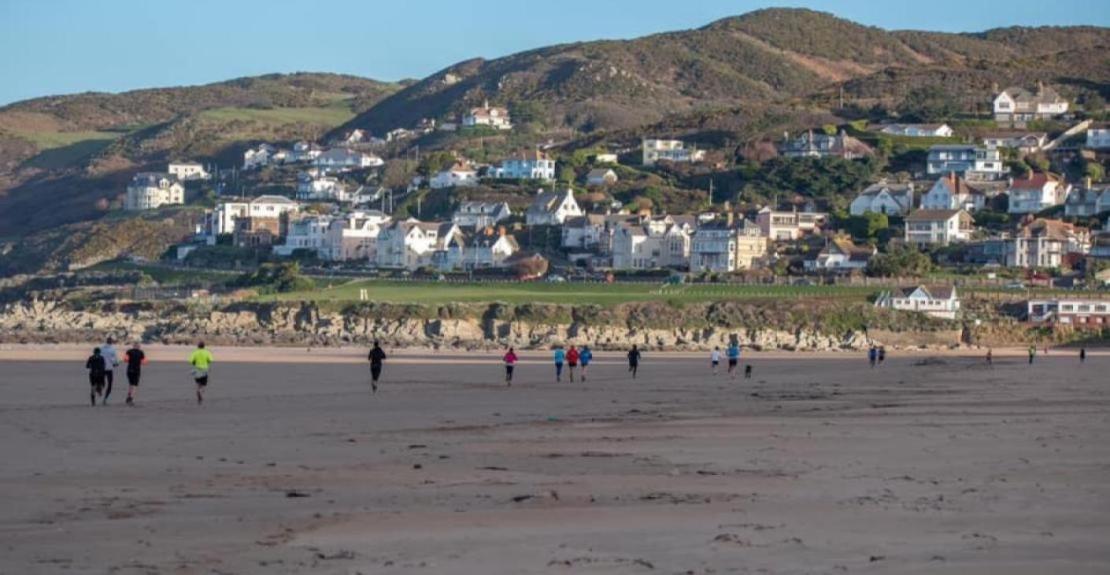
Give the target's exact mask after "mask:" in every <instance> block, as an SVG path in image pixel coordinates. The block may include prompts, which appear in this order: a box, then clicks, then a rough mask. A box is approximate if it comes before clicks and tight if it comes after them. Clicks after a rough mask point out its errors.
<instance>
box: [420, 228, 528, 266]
mask: <svg viewBox="0 0 1110 575" xmlns="http://www.w3.org/2000/svg"><path fill="white" fill-rule="evenodd" d="M519 251H520V246H519V245H518V244H517V241H516V238H514V237H513V236H511V235H509V234H506V233H504V230H495V229H493V228H485V229H481V230H478V231H476V232H474V233H469V234H466V233H464V234H459V235H456V236H455V237H454V238H452V240H451V241H450V242H449V243H448V245H447V251H446V254H445V257H444V258H442V259H441V260H440V261H439V262H438V264H439V267H440V268H441V269H446V270H467V271H470V270H480V269H490V268H501V267H505V266H506V264H507V262H508V261H509V259H510V258H512V257H513V255H515V254H516V253H517V252H519Z"/></svg>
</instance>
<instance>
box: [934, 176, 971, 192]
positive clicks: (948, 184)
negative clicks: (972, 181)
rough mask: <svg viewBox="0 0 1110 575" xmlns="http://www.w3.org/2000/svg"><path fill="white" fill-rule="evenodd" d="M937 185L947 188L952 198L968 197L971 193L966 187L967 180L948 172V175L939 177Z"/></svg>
mask: <svg viewBox="0 0 1110 575" xmlns="http://www.w3.org/2000/svg"><path fill="white" fill-rule="evenodd" d="M937 183H938V184H940V185H942V186H944V187H945V188H947V189H948V192H949V193H950V194H952V195H953V196H963V195H968V194H970V193H971V192H972V190H971V188H970V187H968V185H967V180H965V179H963V178H961V177H960V176H959V175H958V174H956V172H948V174H946V175H944V176H941V177H940V178H939V179H938V180H937Z"/></svg>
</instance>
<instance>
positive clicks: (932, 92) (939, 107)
mask: <svg viewBox="0 0 1110 575" xmlns="http://www.w3.org/2000/svg"><path fill="white" fill-rule="evenodd" d="M958 111H959V104H958V103H957V102H956V99H955V98H953V97H952V95H951V94H949V93H948V92H947V91H945V90H944V89H943V88H941V87H940V86H922V87H920V88H914V89H913V90H910V91H909V92H908V93H907V94H906V97H905V98H903V99H902V102H901V103H900V104H899V105H898V114H899V115H901V116H904V117H906V118H908V119H911V120H915V121H918V122H936V121H940V120H947V119H948V118H951V117H952V116H954V115H955V114H956V113H957V112H958Z"/></svg>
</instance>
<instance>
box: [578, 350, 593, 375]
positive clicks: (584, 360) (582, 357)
mask: <svg viewBox="0 0 1110 575" xmlns="http://www.w3.org/2000/svg"><path fill="white" fill-rule="evenodd" d="M593 360H594V352H592V351H590V346H588V345H584V346H582V351H580V352H579V353H578V361H579V362H580V363H581V364H582V381H583V382H585V381H586V368H588V367H590V362H591V361H593Z"/></svg>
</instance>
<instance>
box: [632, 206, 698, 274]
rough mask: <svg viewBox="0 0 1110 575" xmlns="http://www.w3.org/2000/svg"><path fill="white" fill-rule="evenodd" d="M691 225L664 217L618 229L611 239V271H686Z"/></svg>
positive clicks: (687, 219)
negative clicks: (671, 269) (661, 269)
mask: <svg viewBox="0 0 1110 575" xmlns="http://www.w3.org/2000/svg"><path fill="white" fill-rule="evenodd" d="M695 223H696V221H695V220H694V219H693V218H676V217H673V216H664V217H661V218H651V219H649V220H647V221H646V222H643V223H628V224H623V225H621V226H620V227H618V228H617V230H616V234H615V235H614V236H613V269H618V270H647V269H656V268H675V269H687V268H689V267H690V244H691V240H692V236H693V233H694V226H695Z"/></svg>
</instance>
